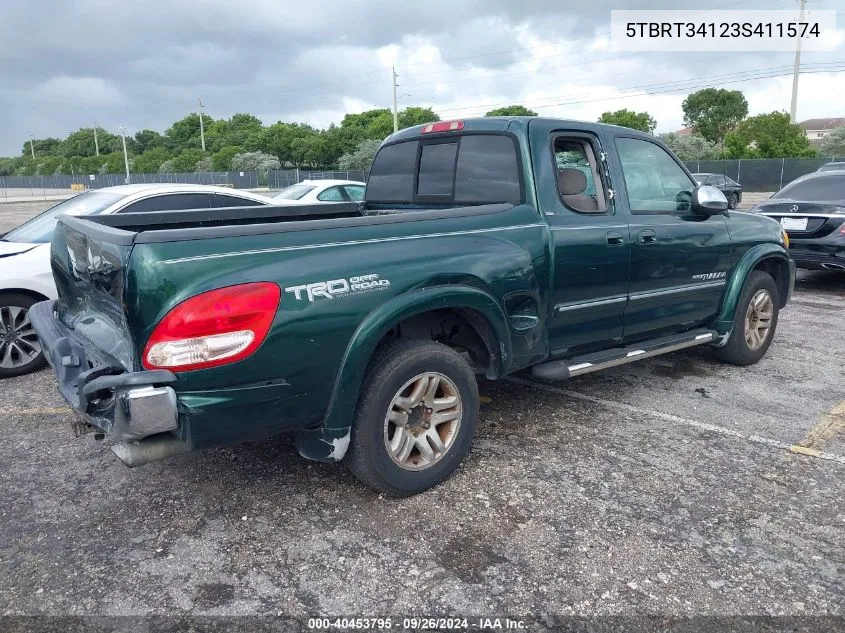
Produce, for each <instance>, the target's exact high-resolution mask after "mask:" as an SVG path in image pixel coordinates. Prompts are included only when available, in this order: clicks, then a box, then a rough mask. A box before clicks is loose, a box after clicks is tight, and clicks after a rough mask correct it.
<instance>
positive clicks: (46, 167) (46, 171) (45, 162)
mask: <svg viewBox="0 0 845 633" xmlns="http://www.w3.org/2000/svg"><path fill="white" fill-rule="evenodd" d="M62 160H63V159H62V158H61V157H60V156H44V157H43V158H37V159H36V163H37V164H38V173H39V174H41V175H42V176H52V175H53V174H55V173H56V172H58V171H59V168H60V167H61V166H62Z"/></svg>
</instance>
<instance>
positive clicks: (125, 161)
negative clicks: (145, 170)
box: [120, 125, 129, 185]
mask: <svg viewBox="0 0 845 633" xmlns="http://www.w3.org/2000/svg"><path fill="white" fill-rule="evenodd" d="M120 137H121V138H122V139H123V164H124V165H125V166H126V184H127V185H128V184H129V154H127V153H126V128H124V127H123V126H122V125H121V126H120Z"/></svg>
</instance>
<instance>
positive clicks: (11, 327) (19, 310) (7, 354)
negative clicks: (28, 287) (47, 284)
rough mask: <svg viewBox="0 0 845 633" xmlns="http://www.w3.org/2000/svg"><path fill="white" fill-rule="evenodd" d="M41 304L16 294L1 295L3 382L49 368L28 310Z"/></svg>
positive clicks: (0, 323)
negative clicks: (46, 366) (4, 379)
mask: <svg viewBox="0 0 845 633" xmlns="http://www.w3.org/2000/svg"><path fill="white" fill-rule="evenodd" d="M39 301H41V299H34V298H32V297H30V296H28V295H24V294H20V293H16V292H9V293H5V294H0V378H10V377H12V376H21V375H23V374H28V373H30V372H33V371H35V370H37V369H41V368H42V367H44V365H46V364H47V361H46V360H45V358H44V352H43V350H42V349H41V343H40V341H39V340H38V336H37V335H36V334H35V329H34V328H33V327H32V323H31V322H30V320H29V309H30V308H31V307H32V306H33V304H36V303H38V302H39Z"/></svg>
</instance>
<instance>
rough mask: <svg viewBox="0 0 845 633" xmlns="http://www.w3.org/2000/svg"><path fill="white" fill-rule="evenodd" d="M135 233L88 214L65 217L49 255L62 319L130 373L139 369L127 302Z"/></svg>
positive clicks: (57, 311)
mask: <svg viewBox="0 0 845 633" xmlns="http://www.w3.org/2000/svg"><path fill="white" fill-rule="evenodd" d="M134 237H135V234H134V233H131V232H128V231H122V230H118V229H113V228H111V227H106V226H102V225H99V224H95V223H93V222H88V221H86V220H84V219H83V218H75V217H69V216H61V217H60V218H59V221H58V224H57V225H56V229H55V231H54V233H53V241H52V249H51V255H50V258H51V265H52V268H53V277H54V278H55V281H56V288H57V289H58V294H59V299H58V301H57V302H56V314H57V316H58V319H59V321H60V322H61V323H62V324H63V325H65V326H66V327H67V328H68V329H70V330H72V331H73V333H74V335H75V336H76V337H77V338H79V339H81V340H83V341H85V342H87V343H90V346H91V347H93V348H94V349H95V350H97V351H98V352H102V353H103V355H105V356H107V357H111V358H113V359H115V360H116V361H117V362H118V363H119V364H120V365H121V366H123V367H124V368H125V369H126V370H127V371H132V370H133V369H136V368H137V367H136V366H137V362H136V360H137V359H136V358H135V353H134V349H135V346H134V344H133V338H132V333H131V331H130V329H129V327H128V324H127V316H126V315H127V313H126V303H125V300H124V297H125V287H126V282H127V279H126V271H127V262H128V260H129V255H130V253H131V251H132V245H133V240H134Z"/></svg>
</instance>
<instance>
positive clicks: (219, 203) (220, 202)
mask: <svg viewBox="0 0 845 633" xmlns="http://www.w3.org/2000/svg"><path fill="white" fill-rule="evenodd" d="M212 196H214V206H215V207H260V206H262V205H263V204H265V203H263V202H259V201H258V200H251V199H249V198H241V197H239V196H229V195H226V194H225V193H214V194H212Z"/></svg>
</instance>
